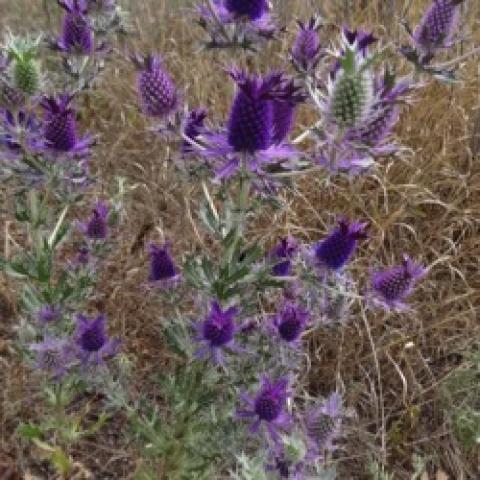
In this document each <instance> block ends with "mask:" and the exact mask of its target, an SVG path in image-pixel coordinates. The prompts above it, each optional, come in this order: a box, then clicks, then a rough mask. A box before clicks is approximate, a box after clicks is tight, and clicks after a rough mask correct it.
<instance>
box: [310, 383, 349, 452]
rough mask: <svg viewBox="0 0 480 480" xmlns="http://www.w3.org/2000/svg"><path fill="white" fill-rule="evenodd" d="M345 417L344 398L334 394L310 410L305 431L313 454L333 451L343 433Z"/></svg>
mask: <svg viewBox="0 0 480 480" xmlns="http://www.w3.org/2000/svg"><path fill="white" fill-rule="evenodd" d="M344 416H345V411H344V408H343V402H342V397H341V396H340V394H338V393H337V392H334V393H332V394H331V395H330V396H329V397H328V398H327V399H326V400H325V401H324V402H322V404H321V405H319V406H318V407H315V408H312V409H311V410H309V411H308V412H307V414H306V417H305V430H306V433H307V435H308V438H309V440H310V449H311V450H312V453H313V454H316V455H318V453H320V452H321V453H323V452H325V451H332V450H333V449H334V447H335V445H334V442H335V440H336V439H337V438H338V437H339V435H340V433H341V427H342V421H343V418H344Z"/></svg>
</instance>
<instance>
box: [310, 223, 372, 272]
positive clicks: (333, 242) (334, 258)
mask: <svg viewBox="0 0 480 480" xmlns="http://www.w3.org/2000/svg"><path fill="white" fill-rule="evenodd" d="M367 225H368V224H367V223H361V222H352V223H350V222H348V221H347V220H340V221H339V222H338V227H337V228H335V229H334V230H333V232H331V233H330V234H329V235H328V236H327V237H326V238H325V239H324V240H322V241H320V242H319V243H317V245H316V246H315V248H314V254H315V258H316V261H317V264H318V265H319V266H321V267H326V268H329V269H331V270H339V269H341V268H342V267H343V266H344V265H345V264H346V263H347V262H348V260H349V259H350V257H351V256H352V255H353V253H354V252H355V249H356V248H357V243H358V241H359V240H360V239H363V238H366V236H367V234H366V230H367Z"/></svg>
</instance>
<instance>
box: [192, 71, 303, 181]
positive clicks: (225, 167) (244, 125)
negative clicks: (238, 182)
mask: <svg viewBox="0 0 480 480" xmlns="http://www.w3.org/2000/svg"><path fill="white" fill-rule="evenodd" d="M229 73H230V75H231V76H232V78H233V79H234V80H235V82H236V83H237V92H236V94H235V97H234V100H233V103H232V107H231V110H230V115H229V119H228V124H227V130H226V131H225V132H220V133H209V134H206V135H205V142H206V143H207V146H206V148H205V149H203V150H199V152H198V153H199V154H201V155H203V156H204V157H206V158H207V159H208V160H209V161H210V160H211V159H212V158H213V159H218V160H219V161H220V162H221V165H220V166H219V167H218V168H217V178H226V177H230V176H232V175H233V174H234V173H235V172H236V171H237V170H238V169H239V168H240V167H241V163H242V161H243V160H245V163H246V165H245V166H246V167H247V168H248V169H249V170H250V171H252V172H255V173H257V174H259V175H260V174H263V173H265V172H264V169H263V167H264V166H266V165H268V164H272V163H277V164H278V163H281V162H283V161H286V160H291V159H292V158H295V157H296V156H297V152H296V151H295V150H294V149H293V147H291V146H289V145H287V144H283V143H282V144H280V145H278V144H276V143H274V142H276V141H277V140H281V139H282V138H281V137H283V136H284V135H286V133H288V130H289V129H290V126H291V124H290V121H288V120H287V122H284V124H283V126H282V128H283V130H281V128H280V121H281V120H283V118H281V117H280V116H279V115H278V116H277V117H275V116H274V108H273V100H274V101H275V102H277V101H279V102H290V103H292V104H295V103H296V102H297V101H298V100H299V98H300V94H299V92H298V87H296V86H295V85H294V84H293V80H291V79H290V78H288V77H286V76H285V75H283V74H282V73H280V72H272V73H270V74H269V75H267V76H266V77H256V76H252V77H249V76H248V75H247V74H246V73H245V72H243V71H239V70H232V71H230V72H229ZM276 120H277V123H278V128H277V131H276V132H275V121H276ZM241 159H242V160H241Z"/></svg>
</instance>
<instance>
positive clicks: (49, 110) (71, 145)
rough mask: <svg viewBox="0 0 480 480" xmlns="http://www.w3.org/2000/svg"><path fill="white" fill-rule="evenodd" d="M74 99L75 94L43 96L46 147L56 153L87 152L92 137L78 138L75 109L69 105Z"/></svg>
mask: <svg viewBox="0 0 480 480" xmlns="http://www.w3.org/2000/svg"><path fill="white" fill-rule="evenodd" d="M72 99H73V95H61V96H59V97H44V98H43V100H42V102H41V106H42V107H43V109H44V110H45V115H44V143H45V148H47V149H49V150H52V151H54V152H56V153H72V154H86V153H88V147H89V146H90V145H91V143H92V142H91V138H90V137H85V138H83V139H79V138H78V135H77V121H76V118H75V111H74V110H73V109H72V108H71V107H70V106H69V105H70V102H71V101H72Z"/></svg>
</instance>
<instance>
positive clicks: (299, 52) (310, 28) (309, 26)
mask: <svg viewBox="0 0 480 480" xmlns="http://www.w3.org/2000/svg"><path fill="white" fill-rule="evenodd" d="M297 23H298V26H299V28H300V29H299V31H298V33H297V36H296V38H295V43H294V45H293V48H292V59H293V62H294V63H295V65H297V66H298V67H300V68H301V69H302V70H305V71H310V70H312V69H313V68H314V67H315V66H316V64H317V63H318V59H319V54H320V48H321V47H320V37H319V35H318V28H319V19H318V18H315V17H313V18H311V19H310V20H309V22H308V23H303V22H301V21H298V22H297Z"/></svg>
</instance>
